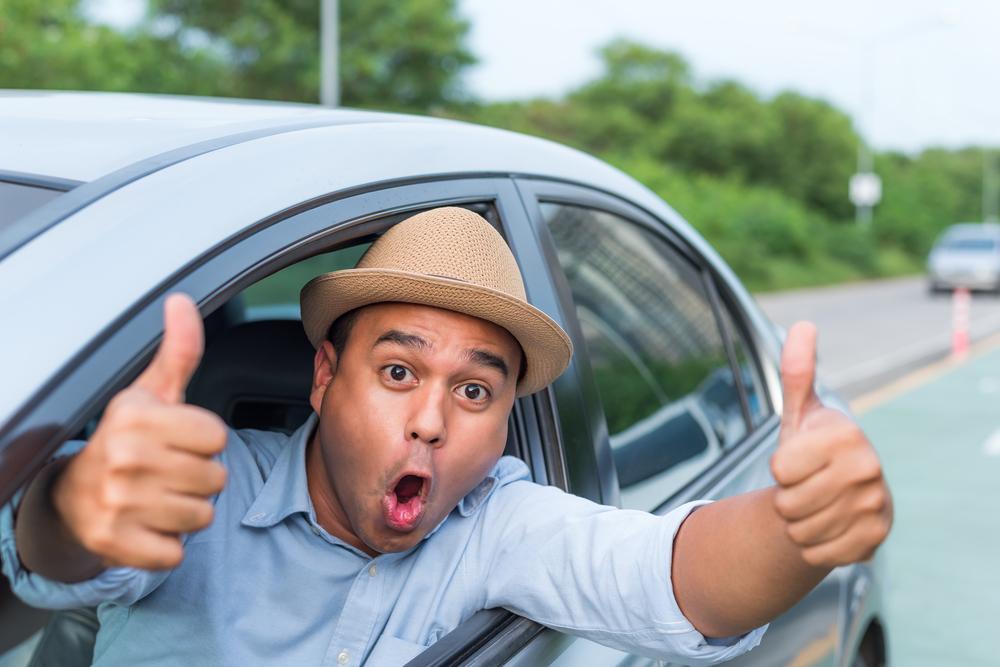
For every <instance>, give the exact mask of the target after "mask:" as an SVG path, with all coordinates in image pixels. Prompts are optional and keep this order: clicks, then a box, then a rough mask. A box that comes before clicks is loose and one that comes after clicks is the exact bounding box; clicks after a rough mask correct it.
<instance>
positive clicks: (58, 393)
mask: <svg viewBox="0 0 1000 667" xmlns="http://www.w3.org/2000/svg"><path fill="white" fill-rule="evenodd" d="M481 202H493V203H494V205H495V206H496V207H497V210H498V211H497V212H498V215H499V218H500V220H501V221H503V220H504V219H505V217H506V214H505V209H509V208H513V209H514V210H515V212H516V211H519V210H520V209H521V206H520V201H519V199H518V198H517V197H516V193H515V192H514V190H513V187H512V186H511V185H510V184H509V182H507V179H504V178H498V177H496V176H493V175H482V176H479V175H462V174H456V175H452V176H450V177H441V176H436V177H430V178H427V179H420V180H416V181H414V180H412V179H411V180H410V181H408V182H404V183H381V184H375V185H373V186H371V187H368V188H358V189H356V190H354V191H351V192H347V193H343V192H341V193H331V194H329V195H327V196H324V197H319V198H316V199H314V200H311V201H308V202H302V203H301V204H299V205H298V206H295V207H291V208H289V209H285V210H283V211H276V212H275V213H274V214H272V215H270V216H268V217H267V218H264V219H261V220H258V221H254V222H252V223H249V224H248V225H247V226H246V227H245V228H244V229H243V230H242V231H241V232H240V233H238V234H236V235H234V236H233V237H231V238H229V239H227V240H226V241H224V242H222V243H220V244H218V245H216V246H214V247H212V248H207V249H206V250H205V251H204V252H202V253H201V255H199V256H198V257H197V258H196V259H194V260H192V261H191V262H189V263H188V264H186V265H185V266H182V267H179V268H178V269H177V270H176V271H175V272H174V273H172V274H171V275H169V276H167V277H165V278H164V279H163V280H162V281H161V282H160V284H159V285H158V286H157V287H156V288H155V289H153V290H151V291H150V292H149V293H147V294H146V296H145V297H144V298H142V299H141V300H139V301H138V302H136V303H135V304H133V306H132V307H131V308H129V309H128V310H127V311H126V312H124V313H122V314H120V315H119V317H118V318H116V319H115V320H114V321H113V322H110V323H109V324H108V326H107V327H106V328H105V329H104V330H103V331H102V332H101V334H100V335H99V336H97V337H95V339H94V340H92V341H90V343H89V344H88V345H86V346H85V347H84V349H83V350H82V351H81V352H80V353H79V354H78V355H76V356H75V357H74V358H73V359H72V360H71V361H70V362H69V363H67V364H66V365H64V366H63V368H62V369H61V370H60V372H59V373H57V374H56V375H55V376H54V377H53V378H52V379H51V380H49V381H48V382H47V383H46V384H45V386H43V387H42V388H41V389H40V390H39V391H38V392H36V393H35V394H34V395H33V396H32V397H31V398H30V399H29V400H28V401H26V402H25V403H24V404H23V405H22V406H21V407H20V408H19V409H18V410H17V411H16V412H15V413H14V414H13V415H12V416H11V418H10V419H9V420H8V421H7V422H6V423H5V424H3V426H2V428H0V503H5V502H7V501H8V500H9V499H10V497H11V496H12V495H13V494H14V493H15V491H16V490H17V489H18V488H20V487H21V486H22V485H23V484H24V483H25V482H26V481H27V480H28V479H30V478H31V477H32V476H33V475H34V474H35V472H37V470H38V469H40V467H41V466H42V465H43V464H44V462H45V461H46V460H47V459H48V458H49V457H50V456H51V455H52V453H54V452H55V450H56V449H57V448H58V447H59V446H60V445H61V444H62V443H63V442H65V441H66V440H68V439H70V438H71V437H73V435H74V434H76V433H78V432H79V431H80V429H81V428H82V427H83V426H84V424H85V423H86V422H87V420H88V419H89V418H90V416H91V415H93V414H95V413H96V412H97V410H98V409H99V407H100V406H102V405H104V404H106V403H107V401H108V400H109V399H110V398H111V396H113V395H114V394H115V393H116V392H118V391H119V390H121V389H122V388H123V387H125V386H126V385H127V384H128V383H129V382H131V381H132V379H134V378H135V377H136V376H137V375H138V373H139V372H140V371H141V369H142V368H144V367H145V366H146V364H147V363H148V362H149V360H150V359H151V358H152V355H153V352H154V351H155V349H156V347H157V346H158V345H159V342H160V340H161V339H162V331H163V322H162V304H163V300H164V298H165V297H166V295H167V294H168V293H170V292H172V291H184V292H186V293H188V294H190V295H191V296H192V297H193V298H194V299H195V302H196V303H197V304H198V306H199V309H200V310H201V312H202V315H203V316H204V315H207V314H208V313H211V312H212V311H214V310H215V309H216V308H218V307H220V306H221V305H222V304H224V303H225V302H226V301H228V300H229V299H230V298H232V297H233V296H235V295H236V294H237V293H239V292H240V291H241V290H242V289H243V288H245V287H246V286H248V285H250V284H252V283H254V282H256V281H257V280H260V279H261V278H263V277H265V276H267V275H270V274H272V273H275V272H276V271H279V270H280V269H282V268H284V267H286V266H288V265H290V264H293V263H295V262H298V261H300V260H302V259H305V258H307V257H310V256H313V255H316V254H320V253H322V252H329V251H331V250H335V249H337V248H339V247H344V246H347V245H353V244H354V243H357V242H360V241H361V240H362V239H365V238H372V239H373V238H375V236H376V235H377V233H379V232H381V231H384V230H385V229H387V228H388V227H389V226H391V225H392V224H394V223H395V222H398V221H400V220H402V219H404V218H405V217H408V216H409V215H412V214H413V213H415V212H419V211H421V210H426V209H428V208H434V207H437V206H446V205H461V204H470V203H481ZM512 204H513V206H512ZM522 215H523V214H522ZM501 231H502V232H503V233H504V234H505V235H506V236H507V237H508V240H509V243H510V245H511V249H512V251H514V252H515V256H517V252H518V249H519V248H520V249H522V252H526V250H525V249H524V248H525V246H526V245H528V244H526V243H524V241H520V240H518V239H517V237H518V235H519V234H520V232H519V231H518V226H517V225H509V224H506V223H504V228H503V230H501ZM528 254H529V255H530V252H528ZM518 259H519V261H520V262H521V263H522V265H524V263H525V262H524V260H522V259H521V258H518ZM527 259H528V261H531V260H532V258H530V257H529V258H527ZM526 282H527V280H526ZM545 292H546V286H545V285H544V284H540V285H537V286H532V287H531V289H529V300H530V299H531V298H532V296H533V293H537V294H538V295H539V301H541V302H545V301H546V297H545ZM548 301H549V302H550V303H551V302H553V301H554V300H553V299H552V298H551V297H549V298H548ZM536 305H539V304H536ZM540 307H542V308H543V309H545V304H544V303H541V304H540ZM518 412H519V415H521V417H520V419H521V420H522V422H523V423H524V425H523V426H522V428H521V432H522V433H523V434H524V436H526V437H528V438H529V447H528V449H527V450H525V453H526V454H528V455H529V456H531V455H532V454H533V456H534V458H533V460H532V461H531V463H530V464H531V466H532V471H533V473H534V474H536V475H539V476H541V479H543V480H545V481H546V482H549V483H555V484H556V485H557V486H565V484H564V482H563V480H564V478H565V472H564V470H559V469H558V457H557V456H555V457H554V456H553V455H552V451H553V450H555V449H558V448H559V447H560V446H561V443H560V441H559V437H558V432H556V433H554V434H553V433H552V429H551V426H550V425H551V424H552V423H557V422H558V417H557V416H555V414H554V413H555V410H554V407H553V404H552V401H551V394H550V393H549V392H540V393H539V394H536V395H534V396H532V397H529V398H528V399H527V400H524V399H521V401H520V405H519V410H518ZM535 424H537V426H536V425H535ZM531 443H534V444H531ZM532 448H533V449H532ZM550 467H551V468H552V472H551V473H550V471H549V469H550Z"/></svg>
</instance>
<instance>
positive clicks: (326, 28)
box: [319, 0, 340, 107]
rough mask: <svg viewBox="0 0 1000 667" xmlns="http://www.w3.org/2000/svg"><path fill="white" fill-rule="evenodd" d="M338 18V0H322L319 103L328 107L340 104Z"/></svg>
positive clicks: (320, 14) (320, 15)
mask: <svg viewBox="0 0 1000 667" xmlns="http://www.w3.org/2000/svg"><path fill="white" fill-rule="evenodd" d="M338 18H339V17H338V9H337V0H320V12H319V42H320V47H319V52H320V57H319V103H320V104H322V105H323V106H327V107H336V106H340V77H339V76H338V67H339V64H338V58H337V55H338V54H337V50H338V46H339V44H338V41H339V40H338V36H339V34H338V33H339V29H340V28H339V26H338Z"/></svg>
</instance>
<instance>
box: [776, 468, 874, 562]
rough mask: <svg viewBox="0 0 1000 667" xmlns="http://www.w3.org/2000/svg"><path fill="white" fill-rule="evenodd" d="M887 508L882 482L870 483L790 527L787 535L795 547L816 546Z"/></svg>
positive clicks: (839, 497) (844, 494) (789, 525)
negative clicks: (797, 545)
mask: <svg viewBox="0 0 1000 667" xmlns="http://www.w3.org/2000/svg"><path fill="white" fill-rule="evenodd" d="M884 508H885V497H884V496H883V494H882V482H881V480H876V481H872V482H868V483H867V484H865V485H862V486H861V487H859V488H857V489H853V490H851V491H850V492H847V493H843V494H841V495H840V496H838V497H837V498H835V499H834V501H833V502H832V503H830V504H829V505H827V506H826V507H824V508H823V509H821V510H819V511H818V512H815V513H813V514H811V515H809V516H807V517H805V518H803V519H800V520H798V521H792V522H790V523H789V524H788V527H787V532H788V536H789V537H790V538H791V539H792V541H793V542H795V543H796V544H800V545H803V546H813V545H817V544H822V543H823V542H829V541H831V540H834V539H836V538H837V537H839V536H840V535H842V534H843V533H844V532H846V531H847V530H849V529H850V527H851V526H852V525H854V524H855V523H857V522H858V521H862V520H863V519H864V518H865V517H867V516H870V515H878V514H880V513H881V512H882V510H883V509H884Z"/></svg>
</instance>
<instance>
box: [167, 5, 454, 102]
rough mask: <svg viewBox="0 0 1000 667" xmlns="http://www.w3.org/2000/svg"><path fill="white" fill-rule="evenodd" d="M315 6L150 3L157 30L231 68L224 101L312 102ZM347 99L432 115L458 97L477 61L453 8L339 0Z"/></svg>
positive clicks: (316, 84) (316, 79) (344, 98)
mask: <svg viewBox="0 0 1000 667" xmlns="http://www.w3.org/2000/svg"><path fill="white" fill-rule="evenodd" d="M319 5H320V3H319V0H154V3H153V5H152V11H153V15H154V17H155V18H154V21H158V22H165V23H170V24H172V25H175V26H177V34H178V36H179V37H180V36H185V35H186V36H187V37H188V38H189V39H190V38H191V37H192V36H195V37H197V38H198V39H200V40H201V41H202V42H203V43H205V44H206V45H208V46H209V47H210V48H212V49H214V50H215V51H216V52H217V53H219V54H220V57H221V58H222V59H224V60H225V62H226V63H227V64H228V66H229V68H230V73H229V77H228V79H227V81H226V87H225V88H226V89H225V90H224V91H223V92H222V94H226V95H232V96H234V97H250V98H258V99H276V100H290V101H299V102H315V101H316V100H317V99H318V97H319V75H320V73H319ZM339 5H340V36H339V37H340V81H341V100H342V101H343V104H344V105H346V106H362V107H377V108H383V109H384V108H391V109H405V110H427V109H431V108H433V107H436V106H440V105H443V104H446V103H448V102H450V101H452V100H454V99H456V98H458V97H459V96H460V95H461V90H460V88H459V78H458V74H459V71H460V70H461V68H462V67H464V66H466V65H469V64H471V63H472V62H474V59H473V57H472V56H471V54H470V53H469V52H468V51H467V50H466V49H465V47H464V45H463V40H464V38H465V34H466V32H467V31H468V24H467V23H466V22H464V21H462V20H460V19H459V18H457V16H456V7H455V0H405V1H404V0H340V3H339Z"/></svg>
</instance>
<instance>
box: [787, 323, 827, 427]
mask: <svg viewBox="0 0 1000 667" xmlns="http://www.w3.org/2000/svg"><path fill="white" fill-rule="evenodd" d="M815 381H816V325H814V324H813V323H812V322H796V323H795V324H793V325H792V326H791V328H790V329H789V330H788V337H787V338H786V339H785V346H784V347H783V348H782V349H781V387H782V394H783V396H784V406H783V408H782V411H781V430H782V431H784V432H785V433H788V434H791V433H794V432H795V431H797V430H798V429H799V426H801V424H802V419H803V418H804V417H805V415H806V413H807V412H809V410H810V409H812V408H813V407H815V406H816V405H818V404H819V398H817V396H816V392H815V391H813V384H814V383H815Z"/></svg>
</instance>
